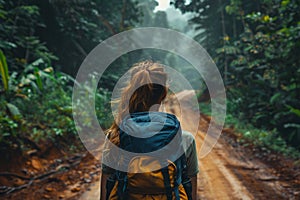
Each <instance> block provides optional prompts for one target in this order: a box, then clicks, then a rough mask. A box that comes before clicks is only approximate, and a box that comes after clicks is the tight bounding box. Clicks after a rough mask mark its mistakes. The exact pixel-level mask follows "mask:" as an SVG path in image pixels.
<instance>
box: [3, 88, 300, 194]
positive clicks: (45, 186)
mask: <svg viewBox="0 0 300 200" xmlns="http://www.w3.org/2000/svg"><path fill="white" fill-rule="evenodd" d="M191 95H192V93H191V91H183V92H181V93H180V94H177V97H178V98H182V99H181V100H182V101H181V105H180V106H181V107H180V106H179V104H178V101H177V99H176V98H175V96H171V97H170V98H169V99H168V101H167V105H166V110H167V111H168V112H171V113H174V114H175V115H176V116H177V117H178V118H179V119H180V122H181V125H182V128H183V129H184V130H188V131H189V130H190V129H191V127H193V126H195V124H194V123H195V119H197V116H196V112H195V111H194V110H193V108H191V107H190V105H189V104H188V103H187V102H188V99H189V97H190V96H191ZM182 102H183V103H182ZM184 102H186V103H184ZM210 120H211V118H210V117H209V116H205V115H202V114H201V117H200V124H199V130H198V132H197V133H196V134H195V138H196V144H197V148H198V150H199V149H200V147H201V145H202V144H203V140H204V138H205V133H206V131H207V129H208V126H209V122H210ZM238 138H239V134H238V133H235V132H234V130H233V129H224V130H223V133H222V135H221V137H220V139H219V140H218V143H217V144H216V145H215V146H214V148H213V150H212V151H211V152H210V153H209V154H208V155H207V156H206V157H204V158H202V159H199V165H200V173H199V174H198V197H199V199H207V200H212V199H224V200H225V199H299V198H300V166H299V163H298V164H297V163H295V162H294V161H292V160H289V159H287V158H284V157H283V156H281V155H278V154H275V153H272V154H267V153H265V152H264V151H262V150H260V149H258V148H255V147H253V146H251V145H250V146H247V147H245V146H243V145H242V144H240V143H239V142H237V141H238ZM61 157H63V159H60V158H61ZM16 163H17V164H16ZM9 165H11V167H10V169H11V170H9V172H5V173H0V195H1V196H0V198H1V199H13V200H18V199H22V200H27V199H28V200H29V199H80V200H94V199H99V188H100V187H99V176H100V171H101V170H100V164H99V162H98V161H97V160H95V159H94V158H93V157H92V156H91V155H90V154H88V153H87V152H85V153H82V154H76V155H72V156H66V155H64V154H63V153H62V152H56V150H55V149H50V150H49V153H48V155H47V156H45V154H44V155H43V157H39V156H37V155H35V154H32V156H30V159H28V160H25V161H18V160H16V161H14V162H11V163H10V164H7V165H5V166H6V168H7V167H9ZM1 166H4V165H3V164H2V163H1ZM24 170H26V175H20V174H24V173H25V172H24ZM1 171H3V169H1ZM33 174H35V176H34V177H35V178H34V179H32V178H31V179H28V178H27V177H33ZM8 186H9V187H8ZM8 191H10V192H8ZM7 193H8V194H7Z"/></svg>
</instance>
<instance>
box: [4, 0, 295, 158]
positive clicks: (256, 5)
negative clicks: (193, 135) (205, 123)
mask: <svg viewBox="0 0 300 200" xmlns="http://www.w3.org/2000/svg"><path fill="white" fill-rule="evenodd" d="M157 5H158V3H157V2H156V1H154V0H150V1H147V0H139V1H138V0H110V1H107V0H91V1H85V0H42V1H41V0H16V1H11V0H0V22H1V23H0V49H1V50H0V61H1V62H0V72H1V76H0V77H1V78H0V79H1V84H0V152H1V154H2V155H3V158H2V160H6V161H10V160H11V156H12V155H14V153H15V152H20V153H21V154H22V153H24V152H27V151H29V150H32V149H36V150H40V149H42V146H43V145H48V144H50V143H51V144H52V145H54V146H56V147H57V148H62V149H64V148H65V149H68V150H72V151H77V150H78V149H81V148H82V145H81V143H80V140H79V139H78V135H77V131H76V129H75V125H74V121H73V117H72V86H73V85H74V79H75V76H76V73H77V70H78V69H79V67H80V65H81V63H82V61H83V60H84V58H85V57H86V56H87V55H88V53H89V52H90V51H91V50H92V49H93V48H94V47H95V46H96V45H98V44H99V43H101V42H102V41H104V40H105V39H107V38H109V37H110V36H113V35H115V34H117V33H120V32H122V31H126V30H130V29H133V28H137V27H163V28H169V29H174V30H177V31H180V32H182V33H189V35H192V37H193V38H194V39H195V40H196V41H197V42H199V44H201V45H202V46H203V47H204V48H205V49H206V50H207V51H208V53H209V54H210V56H211V57H212V59H213V60H214V62H215V63H216V65H217V67H218V69H219V71H220V72H221V74H222V77H223V81H224V84H225V87H226V93H227V119H226V126H234V127H236V129H237V130H238V131H240V132H242V134H243V140H245V141H251V142H253V143H254V144H255V145H258V146H263V147H265V148H267V149H270V150H272V151H279V152H281V153H284V154H288V155H289V156H293V157H295V158H297V157H298V158H299V153H298V152H299V150H300V145H299V144H300V101H299V100H300V67H299V66H300V60H299V55H300V12H299V10H300V2H299V1H298V0H262V1H258V0H254V1H245V0H223V1H221V0H216V1H209V0H190V1H185V0H172V1H171V2H170V6H171V7H172V8H173V9H175V8H176V9H177V11H180V12H181V15H185V16H188V17H187V18H188V19H187V22H186V24H184V23H183V22H182V23H181V22H180V21H178V20H177V21H176V20H175V21H174V20H173V21H172V20H170V18H169V16H168V15H167V12H166V11H157V12H154V9H155V7H156V6H157ZM179 22H180V23H179ZM149 55H150V56H149ZM137 57H140V59H143V58H149V57H150V58H152V59H153V60H157V61H159V62H163V63H166V64H169V65H172V62H174V58H173V57H172V55H169V54H168V53H166V52H160V51H154V50H153V51H143V50H141V51H136V52H132V53H130V54H128V55H124V56H122V57H121V58H120V59H117V60H116V61H115V62H114V63H113V64H112V66H111V67H110V68H109V69H108V70H107V71H106V73H105V76H104V77H103V79H102V80H101V84H99V85H100V87H99V88H98V90H97V98H96V105H95V106H96V107H95V109H96V113H97V116H98V119H99V122H100V123H101V124H102V125H103V126H104V127H106V128H107V127H109V126H110V124H111V122H112V115H111V114H109V113H110V109H109V107H110V106H109V105H110V104H109V103H110V102H109V100H108V99H109V98H110V95H111V92H112V88H113V87H114V84H115V83H116V81H117V80H118V78H119V77H120V76H121V75H122V74H123V73H124V72H126V70H128V68H129V67H130V65H131V64H132V63H134V62H136V61H137V60H136V58H137ZM183 63H184V62H183ZM176 68H177V69H178V70H179V71H180V70H181V72H182V73H183V74H185V75H186V76H191V78H190V80H191V81H193V82H197V81H198V82H201V80H198V79H196V78H195V77H192V73H191V71H183V68H182V69H181V68H180V65H178V66H176ZM184 69H185V68H184ZM207 92H208V91H207V89H206V88H205V85H204V86H203V87H199V88H197V93H198V96H199V98H198V99H199V104H200V109H202V108H203V110H205V111H207V113H209V100H207V99H206V100H205V98H204V96H205V95H207ZM1 162H2V161H1Z"/></svg>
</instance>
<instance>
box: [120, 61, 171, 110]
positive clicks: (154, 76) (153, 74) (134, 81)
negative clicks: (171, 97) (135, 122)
mask: <svg viewBox="0 0 300 200" xmlns="http://www.w3.org/2000/svg"><path fill="white" fill-rule="evenodd" d="M130 72H131V79H130V82H129V84H128V86H127V87H126V88H124V90H123V92H122V101H123V102H121V103H123V105H122V106H123V108H124V107H126V106H128V111H129V113H133V112H143V111H149V110H150V108H151V106H153V105H155V104H160V103H161V101H162V100H164V98H165V97H166V95H167V89H166V81H167V74H166V73H165V72H164V67H163V66H162V65H161V64H158V63H154V62H152V61H149V60H147V61H143V62H139V63H136V64H135V65H134V66H133V67H132V68H131V70H130ZM126 103H127V104H126Z"/></svg>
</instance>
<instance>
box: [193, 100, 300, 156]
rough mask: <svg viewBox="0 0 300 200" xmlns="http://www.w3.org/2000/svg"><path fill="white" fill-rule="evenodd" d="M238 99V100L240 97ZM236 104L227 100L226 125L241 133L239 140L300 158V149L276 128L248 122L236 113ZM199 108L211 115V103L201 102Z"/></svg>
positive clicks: (268, 150) (241, 114)
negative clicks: (287, 140)
mask: <svg viewBox="0 0 300 200" xmlns="http://www.w3.org/2000/svg"><path fill="white" fill-rule="evenodd" d="M236 101H238V99H237V100H236ZM236 105H237V104H236V103H235V102H233V101H229V100H227V112H226V119H225V125H224V126H225V127H227V128H228V127H234V130H235V132H237V133H241V135H242V137H241V138H240V139H239V140H238V142H240V143H241V144H243V145H244V146H248V145H250V144H253V145H255V146H257V147H260V148H261V149H262V150H265V151H267V152H271V151H275V152H279V153H282V154H284V155H286V156H289V157H292V158H295V159H299V158H300V152H299V150H297V149H296V148H294V147H292V146H290V145H288V144H287V142H286V141H285V140H284V139H283V138H282V137H281V135H280V134H279V133H278V131H277V130H276V129H275V128H274V129H273V130H263V129H258V128H256V127H254V126H253V125H251V124H249V123H248V122H246V121H243V120H242V119H243V113H240V114H239V115H236V113H237V110H238V108H237V107H236ZM199 109H200V112H201V113H203V114H206V115H211V104H210V103H199ZM233 111H234V112H233ZM232 113H235V114H232Z"/></svg>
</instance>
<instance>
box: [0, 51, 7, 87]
mask: <svg viewBox="0 0 300 200" xmlns="http://www.w3.org/2000/svg"><path fill="white" fill-rule="evenodd" d="M0 74H1V76H2V83H3V85H4V89H5V91H7V90H8V86H9V85H8V82H9V75H8V67H7V62H6V57H5V55H4V54H3V52H2V51H1V50H0Z"/></svg>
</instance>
